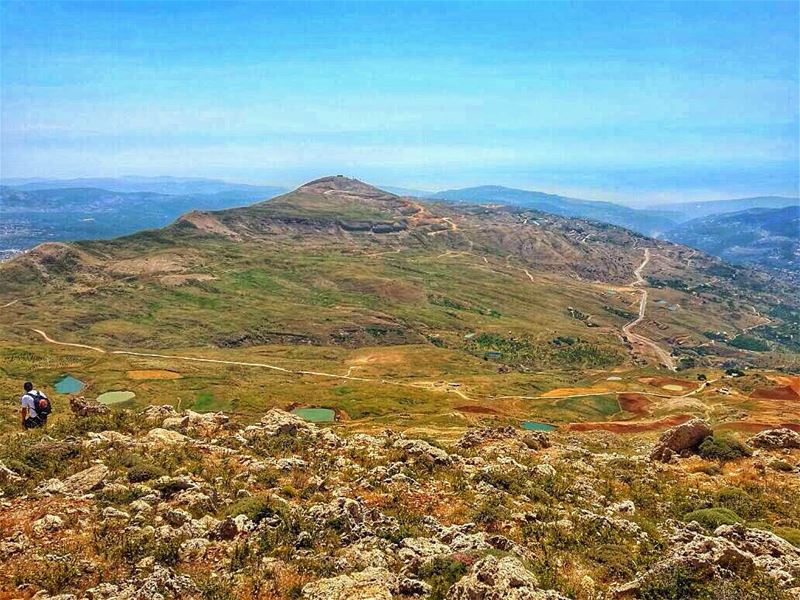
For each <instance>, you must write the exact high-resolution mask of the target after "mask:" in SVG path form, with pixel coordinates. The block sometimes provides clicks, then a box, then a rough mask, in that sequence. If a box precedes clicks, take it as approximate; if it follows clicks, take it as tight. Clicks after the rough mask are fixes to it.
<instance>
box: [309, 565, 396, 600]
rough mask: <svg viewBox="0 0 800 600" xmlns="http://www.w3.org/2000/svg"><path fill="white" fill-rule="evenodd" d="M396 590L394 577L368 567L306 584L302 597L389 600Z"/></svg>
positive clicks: (318, 599) (325, 599) (376, 568)
mask: <svg viewBox="0 0 800 600" xmlns="http://www.w3.org/2000/svg"><path fill="white" fill-rule="evenodd" d="M398 588H399V586H398V580H397V576H396V575H394V574H393V573H391V572H390V571H388V570H386V569H382V568H379V567H369V568H367V569H364V570H363V571H358V572H356V573H351V574H349V575H339V576H338V577H331V578H330V579H321V580H319V581H314V582H312V583H309V584H306V585H305V586H303V596H302V597H303V598H304V599H305V600H391V599H392V595H393V594H395V593H398V591H399V590H398Z"/></svg>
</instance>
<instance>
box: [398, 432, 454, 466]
mask: <svg viewBox="0 0 800 600" xmlns="http://www.w3.org/2000/svg"><path fill="white" fill-rule="evenodd" d="M393 446H394V447H395V448H398V449H399V450H403V451H404V452H406V453H407V454H409V455H411V456H413V457H416V458H422V459H425V460H429V461H431V462H433V463H436V464H440V465H447V464H450V455H449V454H447V452H445V451H444V450H442V449H441V448H437V447H436V446H434V445H432V444H430V443H428V442H426V441H424V440H412V439H406V438H400V439H399V440H397V441H396V442H395V443H394V444H393Z"/></svg>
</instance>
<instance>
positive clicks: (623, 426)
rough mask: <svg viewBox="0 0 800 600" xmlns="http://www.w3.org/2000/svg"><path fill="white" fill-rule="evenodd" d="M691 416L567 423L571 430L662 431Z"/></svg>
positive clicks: (687, 419)
mask: <svg viewBox="0 0 800 600" xmlns="http://www.w3.org/2000/svg"><path fill="white" fill-rule="evenodd" d="M691 418H692V415H671V416H669V417H664V418H662V419H658V420H657V421H639V422H635V423H634V422H627V421H622V422H620V421H618V422H611V423H603V422H599V423H598V422H596V423H569V424H568V425H567V429H569V430H570V431H597V430H603V431H611V432H613V433H642V432H645V431H660V430H661V429H667V428H668V427H674V426H675V425H680V424H681V423H686V421H689V420H691Z"/></svg>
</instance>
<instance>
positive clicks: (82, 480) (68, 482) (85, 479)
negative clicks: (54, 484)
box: [59, 463, 108, 494]
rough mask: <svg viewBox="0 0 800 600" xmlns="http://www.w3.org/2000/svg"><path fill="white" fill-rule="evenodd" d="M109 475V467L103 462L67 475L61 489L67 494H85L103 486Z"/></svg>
mask: <svg viewBox="0 0 800 600" xmlns="http://www.w3.org/2000/svg"><path fill="white" fill-rule="evenodd" d="M107 476H108V467H106V466H105V465H104V464H102V463H101V464H99V465H95V466H93V467H89V468H88V469H85V470H83V471H81V472H79V473H75V474H74V475H71V476H70V477H67V478H66V479H65V480H64V485H63V486H62V487H61V489H60V490H59V491H60V492H63V493H65V494H85V493H87V492H90V491H92V490H95V489H98V488H100V487H102V484H103V480H104V479H105V478H106V477H107Z"/></svg>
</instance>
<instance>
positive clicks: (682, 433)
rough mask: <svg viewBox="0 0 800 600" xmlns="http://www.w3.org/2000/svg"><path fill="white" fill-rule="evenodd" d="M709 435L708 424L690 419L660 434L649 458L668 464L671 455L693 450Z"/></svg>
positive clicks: (700, 420)
mask: <svg viewBox="0 0 800 600" xmlns="http://www.w3.org/2000/svg"><path fill="white" fill-rule="evenodd" d="M711 433H712V432H711V428H710V427H709V426H708V423H706V422H705V421H703V420H702V419H692V420H691V421H688V422H686V423H682V424H681V425H676V426H675V427H671V428H670V429H667V430H666V431H665V432H664V433H662V434H661V437H660V438H659V439H658V442H657V443H656V445H655V447H654V448H653V451H652V452H651V453H650V458H651V459H652V460H660V461H663V462H668V461H669V460H670V459H671V458H672V456H673V454H680V453H682V452H685V451H688V450H695V449H696V448H697V447H698V446H699V445H700V444H701V442H702V441H703V440H704V439H706V438H707V437H708V436H710V435H711Z"/></svg>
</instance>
